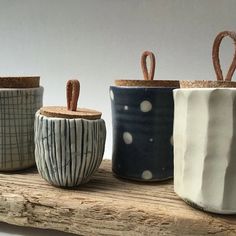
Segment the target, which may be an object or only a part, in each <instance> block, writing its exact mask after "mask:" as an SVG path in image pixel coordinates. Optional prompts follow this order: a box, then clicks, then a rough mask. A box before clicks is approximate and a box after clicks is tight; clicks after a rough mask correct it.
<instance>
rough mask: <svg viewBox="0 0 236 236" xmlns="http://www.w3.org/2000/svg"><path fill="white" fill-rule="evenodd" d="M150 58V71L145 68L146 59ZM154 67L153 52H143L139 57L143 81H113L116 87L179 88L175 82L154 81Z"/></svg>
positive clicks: (177, 82)
mask: <svg viewBox="0 0 236 236" xmlns="http://www.w3.org/2000/svg"><path fill="white" fill-rule="evenodd" d="M148 57H149V58H150V69H149V71H148V68H147V58H148ZM155 67H156V59H155V55H154V54H153V52H150V51H145V52H143V54H142V56H141V68H142V72H143V80H115V85H116V86H130V87H132V86H133V87H163V88H168V87H169V88H179V81H177V80H154V74H155Z"/></svg>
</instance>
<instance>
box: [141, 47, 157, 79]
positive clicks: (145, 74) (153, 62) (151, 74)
mask: <svg viewBox="0 0 236 236" xmlns="http://www.w3.org/2000/svg"><path fill="white" fill-rule="evenodd" d="M147 57H150V61H151V65H150V70H149V72H148V69H147ZM155 66H156V60H155V55H154V54H153V53H152V52H150V51H145V52H143V54H142V57H141V67H142V71H143V78H144V80H153V79H154V74H155Z"/></svg>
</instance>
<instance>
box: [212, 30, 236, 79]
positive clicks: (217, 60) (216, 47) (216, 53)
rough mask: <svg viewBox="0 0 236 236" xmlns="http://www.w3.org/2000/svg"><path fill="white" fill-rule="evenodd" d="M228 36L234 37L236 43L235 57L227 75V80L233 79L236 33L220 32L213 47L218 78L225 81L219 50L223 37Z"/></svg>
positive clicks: (235, 54) (235, 62)
mask: <svg viewBox="0 0 236 236" xmlns="http://www.w3.org/2000/svg"><path fill="white" fill-rule="evenodd" d="M226 36H229V37H230V38H231V39H233V41H234V44H235V51H234V57H233V61H232V63H231V65H230V67H229V70H228V72H227V75H226V77H225V81H231V80H232V77H233V74H234V71H235V69H236V33H235V32H232V31H223V32H221V33H219V34H218V35H217V36H216V38H215V40H214V43H213V48H212V60H213V66H214V69H215V73H216V78H217V80H219V81H223V80H224V78H223V73H222V70H221V65H220V58H219V50H220V44H221V42H222V39H223V38H224V37H226Z"/></svg>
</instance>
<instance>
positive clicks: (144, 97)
mask: <svg viewBox="0 0 236 236" xmlns="http://www.w3.org/2000/svg"><path fill="white" fill-rule="evenodd" d="M147 56H151V72H150V74H151V78H150V77H149V75H148V73H147V67H146V65H144V66H143V64H142V67H143V72H144V79H145V80H119V81H116V85H118V86H111V87H110V98H111V107H112V123H113V155H112V169H113V172H114V173H115V174H116V175H117V176H119V177H122V178H126V179H133V180H140V181H160V180H166V179H169V178H172V177H173V136H172V134H173V113H174V102H173V94H172V91H173V89H175V88H177V87H178V86H179V83H178V81H154V80H152V78H153V77H154V68H155V58H154V55H153V54H152V53H150V52H144V54H143V55H142V61H145V60H146V57H147ZM144 59H145V60H144ZM145 72H146V73H145ZM145 75H146V77H147V79H146V77H145Z"/></svg>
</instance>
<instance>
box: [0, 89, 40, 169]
mask: <svg viewBox="0 0 236 236" xmlns="http://www.w3.org/2000/svg"><path fill="white" fill-rule="evenodd" d="M42 100H43V88H42V87H40V88H32V89H1V90H0V171H11V170H20V169H25V168H27V167H30V166H32V165H34V164H35V158H34V116H35V112H36V111H37V110H38V109H39V108H40V107H41V106H42Z"/></svg>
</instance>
